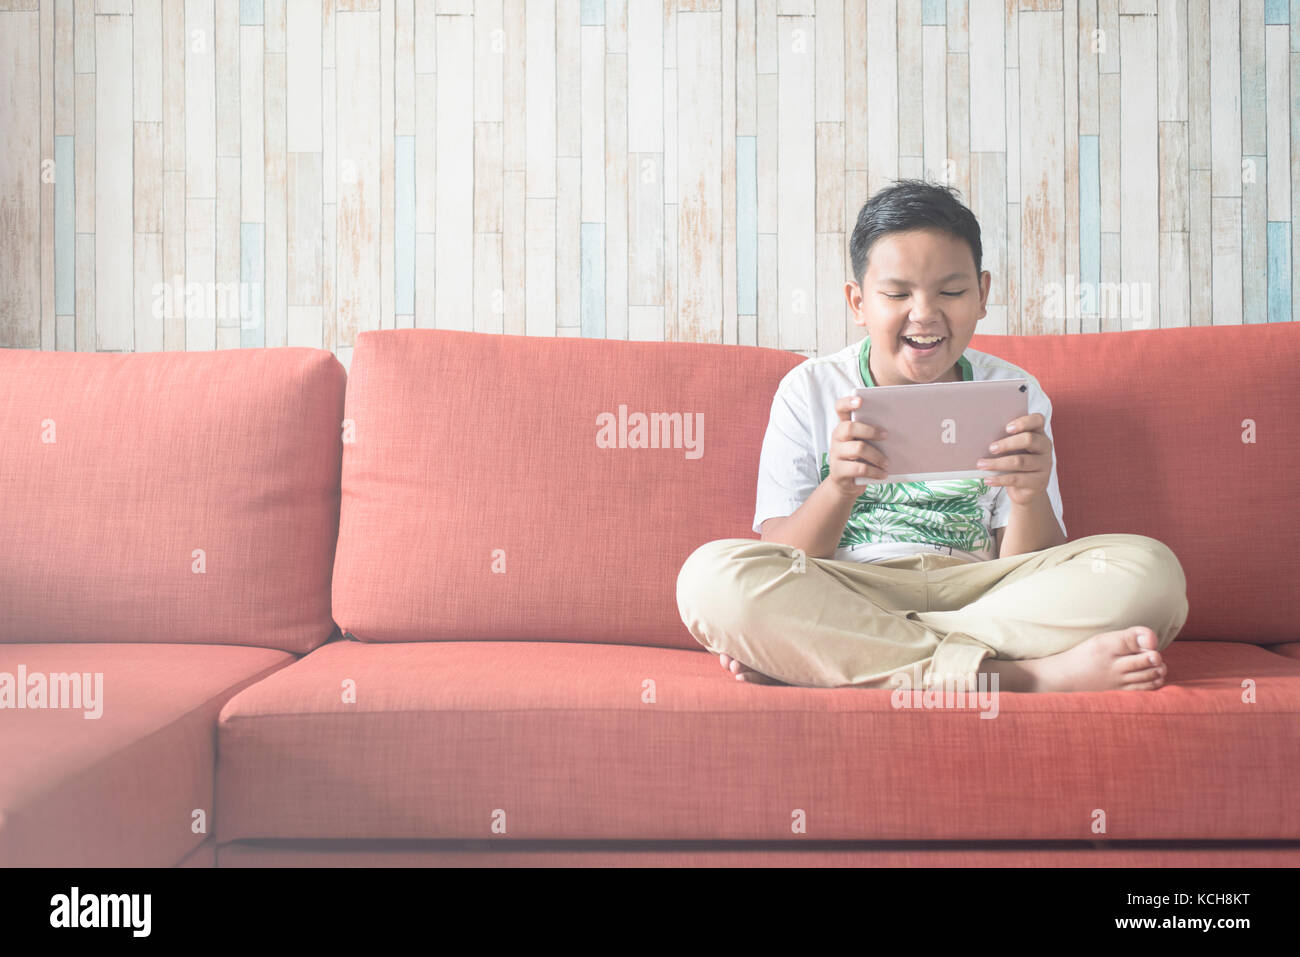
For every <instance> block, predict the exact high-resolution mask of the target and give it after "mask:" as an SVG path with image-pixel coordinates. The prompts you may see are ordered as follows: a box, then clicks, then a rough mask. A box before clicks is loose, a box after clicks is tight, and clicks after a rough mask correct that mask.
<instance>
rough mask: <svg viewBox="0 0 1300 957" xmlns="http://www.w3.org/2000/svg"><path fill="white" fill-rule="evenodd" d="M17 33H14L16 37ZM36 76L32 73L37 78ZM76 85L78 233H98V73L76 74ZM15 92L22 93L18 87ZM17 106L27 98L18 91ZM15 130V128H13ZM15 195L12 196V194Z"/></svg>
mask: <svg viewBox="0 0 1300 957" xmlns="http://www.w3.org/2000/svg"><path fill="white" fill-rule="evenodd" d="M12 35H13V34H11V36H12ZM35 75H36V74H35V73H33V74H32V76H33V78H34V77H35ZM72 86H73V89H74V91H75V98H76V104H75V109H76V132H75V134H74V136H73V143H72V154H73V166H74V167H75V169H76V172H75V174H74V175H75V177H76V185H75V187H74V189H73V194H74V195H73V197H72V199H73V219H74V220H75V221H76V225H77V232H79V233H94V231H95V74H93V73H74V74H73V77H72ZM11 89H14V90H15V91H18V90H20V89H21V87H20V86H19V85H17V84H15V85H14V86H13V87H12V88H11ZM13 102H15V103H22V102H24V100H23V95H22V94H20V93H18V92H15V94H14V100H13ZM10 128H12V127H10ZM10 195H12V194H10Z"/></svg>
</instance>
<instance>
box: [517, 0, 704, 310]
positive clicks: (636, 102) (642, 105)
mask: <svg viewBox="0 0 1300 957" xmlns="http://www.w3.org/2000/svg"><path fill="white" fill-rule="evenodd" d="M627 26H628V31H627V32H628V41H627V149H628V152H629V153H662V152H663V148H664V136H663V130H664V125H663V118H664V117H663V114H664V103H663V69H664V62H663V60H664V31H663V3H662V0H628V7H627ZM530 39H531V35H530ZM531 53H532V51H531V49H530V50H529V54H530V56H531ZM714 82H715V83H716V82H717V81H716V79H715V81H714ZM529 89H530V91H531V89H532V86H531V83H530V84H529ZM529 135H530V136H531V135H532V132H531V130H530V131H529ZM632 301H633V302H635V300H632Z"/></svg>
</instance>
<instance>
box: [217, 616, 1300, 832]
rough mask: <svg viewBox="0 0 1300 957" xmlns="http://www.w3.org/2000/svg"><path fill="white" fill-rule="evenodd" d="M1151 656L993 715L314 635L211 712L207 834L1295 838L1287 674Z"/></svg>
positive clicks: (1298, 778) (1291, 696)
mask: <svg viewBox="0 0 1300 957" xmlns="http://www.w3.org/2000/svg"><path fill="white" fill-rule="evenodd" d="M1167 660H1168V663H1169V677H1168V680H1169V684H1168V686H1167V687H1165V688H1162V689H1161V690H1159V691H1156V692H1122V691H1116V692H1108V693H1104V694H1041V695H1030V694H1011V693H1003V694H1001V695H1000V696H998V699H997V706H998V710H997V713H996V717H993V718H991V719H990V718H983V717H980V711H979V710H978V709H970V708H968V709H966V710H955V709H954V710H938V709H930V710H926V709H899V708H895V707H894V706H893V693H892V692H890V691H885V690H861V691H859V690H853V689H813V688H793V687H784V686H781V687H774V686H750V685H745V684H742V683H740V682H736V681H734V680H730V679H729V678H728V677H727V676H726V675H725V674H724V673H723V672H722V669H721V668H720V666H719V664H718V661H717V659H715V658H714V657H713V656H712V655H708V654H704V653H702V652H699V651H684V650H680V649H672V648H655V647H648V646H627V645H615V644H593V643H576V642H575V643H563V642H516V641H495V642H493V641H450V642H412V643H388V644H373V643H362V642H349V641H340V642H333V643H330V644H327V645H324V646H323V647H321V648H319V649H317V650H316V651H314V652H312V653H311V654H310V655H308V656H306V657H305V658H303V659H301V660H300V661H297V662H295V663H294V664H292V665H290V666H289V667H287V668H285V669H283V670H281V671H277V672H276V673H275V674H273V675H271V676H270V677H268V678H266V679H265V680H263V681H261V682H259V683H257V684H256V685H253V686H251V687H249V688H247V689H245V690H244V691H242V692H241V693H240V694H238V695H236V696H235V697H233V698H232V699H231V700H230V701H229V702H228V703H227V704H226V706H225V708H223V709H222V712H221V716H220V719H219V724H218V749H219V755H220V761H219V766H218V779H217V810H218V815H217V838H218V843H219V844H225V843H227V842H230V841H235V840H252V839H411V838H416V839H448V838H459V839H465V838H478V839H485V840H491V839H493V838H495V837H498V836H499V837H509V838H522V839H623V840H635V839H679V840H687V839H697V840H702V839H722V840H792V839H805V838H806V839H807V840H840V839H858V840H985V839H987V840H1011V839H1016V840H1067V839H1072V840H1079V839H1084V840H1139V839H1141V840H1146V839H1150V840H1179V839H1183V840H1211V839H1224V840H1246V839H1270V838H1271V839H1283V838H1285V839H1296V838H1300V803H1297V802H1295V801H1294V800H1292V796H1293V795H1294V794H1295V793H1296V792H1297V789H1300V661H1296V660H1293V659H1290V658H1287V657H1284V656H1282V655H1277V654H1274V653H1272V652H1270V651H1266V650H1264V649H1263V648H1260V647H1257V646H1252V645H1246V644H1242V643H1236V642H1214V641H1195V642H1177V641H1176V642H1174V644H1173V645H1171V646H1170V649H1169V651H1168V652H1167ZM1243 684H1244V686H1243ZM350 689H351V690H350ZM353 691H354V694H353V693H352V692H353ZM989 713H991V712H989ZM800 821H802V822H805V823H806V831H804V832H802V833H800V832H798V831H795V830H792V824H797V823H798V822H800ZM1094 822H1104V827H1105V829H1104V831H1103V830H1094ZM503 825H504V828H503ZM1098 826H1100V823H1099V824H1098Z"/></svg>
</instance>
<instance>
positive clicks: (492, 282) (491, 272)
mask: <svg viewBox="0 0 1300 957" xmlns="http://www.w3.org/2000/svg"><path fill="white" fill-rule="evenodd" d="M504 320H505V307H504V290H503V288H502V272H501V234H500V233H475V234H474V331H475V332H497V333H499V332H502V331H503V330H504V326H505V324H504Z"/></svg>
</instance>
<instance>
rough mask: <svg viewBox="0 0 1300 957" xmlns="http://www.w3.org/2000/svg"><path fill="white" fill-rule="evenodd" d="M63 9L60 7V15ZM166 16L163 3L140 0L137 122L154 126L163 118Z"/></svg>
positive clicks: (135, 31)
mask: <svg viewBox="0 0 1300 957" xmlns="http://www.w3.org/2000/svg"><path fill="white" fill-rule="evenodd" d="M70 5H71V4H70V3H69V6H70ZM62 10H63V8H62V6H60V8H59V11H60V13H62ZM162 16H163V15H162V0H136V4H135V13H134V15H133V17H132V22H131V26H132V30H133V34H134V40H133V46H132V55H133V57H134V64H135V121H136V122H137V123H141V122H144V123H153V122H157V121H161V120H162V118H163V72H162V61H163V33H162Z"/></svg>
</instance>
